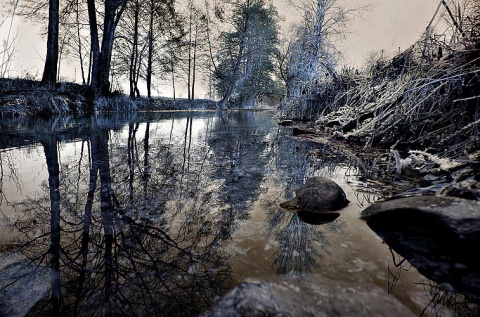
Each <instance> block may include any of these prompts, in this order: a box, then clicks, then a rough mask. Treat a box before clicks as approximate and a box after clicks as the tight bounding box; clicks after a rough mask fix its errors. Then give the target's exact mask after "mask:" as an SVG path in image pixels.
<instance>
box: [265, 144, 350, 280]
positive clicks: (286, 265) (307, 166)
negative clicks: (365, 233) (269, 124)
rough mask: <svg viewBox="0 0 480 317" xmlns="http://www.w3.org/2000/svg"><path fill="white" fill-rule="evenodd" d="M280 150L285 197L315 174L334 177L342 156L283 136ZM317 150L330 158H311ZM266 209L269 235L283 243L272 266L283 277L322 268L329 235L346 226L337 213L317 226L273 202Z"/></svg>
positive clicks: (279, 182) (278, 165) (280, 165)
mask: <svg viewBox="0 0 480 317" xmlns="http://www.w3.org/2000/svg"><path fill="white" fill-rule="evenodd" d="M277 147H278V149H277V150H276V152H277V153H276V155H275V166H276V167H277V168H281V169H283V170H284V173H283V174H282V175H283V176H284V177H286V179H277V180H275V181H276V182H278V185H279V187H282V186H281V185H280V184H282V182H283V183H287V186H286V189H285V194H284V196H285V197H290V198H291V197H293V195H294V191H295V190H296V189H298V188H299V187H300V186H301V185H302V184H303V183H304V182H305V180H306V178H308V177H312V176H315V175H318V176H320V175H321V176H326V177H329V176H330V177H331V176H332V175H333V174H334V171H335V168H337V167H338V166H339V162H338V159H339V154H338V153H335V155H328V154H329V153H327V152H329V151H330V149H329V148H328V147H327V146H325V147H323V148H322V147H320V148H319V146H318V144H315V143H311V142H308V141H305V142H298V141H297V140H294V139H291V138H284V137H282V138H279V139H278V140H277ZM313 150H317V151H324V152H325V153H326V154H327V155H325V156H323V157H314V156H310V155H309V153H310V152H311V151H313ZM332 154H333V153H332ZM306 157H308V159H307V160H305V158H306ZM264 208H265V209H266V210H267V212H268V223H269V228H268V234H269V235H270V236H273V237H274V238H275V240H276V241H278V242H279V244H280V246H279V248H278V250H277V251H276V252H275V259H274V261H273V263H272V266H273V267H274V268H275V270H276V271H277V273H278V274H282V275H283V274H290V275H295V276H298V275H301V274H302V273H311V272H313V271H314V270H315V269H316V268H319V267H320V260H321V258H322V256H324V255H325V254H328V253H329V251H328V249H329V247H330V244H329V242H328V232H330V233H339V232H340V231H341V229H342V227H343V226H344V222H343V220H342V219H341V218H340V219H337V218H338V214H337V213H336V214H334V216H333V217H329V218H330V220H328V221H324V223H323V224H321V225H314V224H312V223H308V221H305V220H306V219H302V218H301V217H299V214H297V213H294V212H290V211H285V210H282V209H280V208H278V207H277V205H276V204H274V203H272V202H264Z"/></svg>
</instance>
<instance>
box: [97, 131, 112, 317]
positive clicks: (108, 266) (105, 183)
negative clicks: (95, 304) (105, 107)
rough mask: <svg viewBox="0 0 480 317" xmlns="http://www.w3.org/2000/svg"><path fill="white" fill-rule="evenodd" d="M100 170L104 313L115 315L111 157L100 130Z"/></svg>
mask: <svg viewBox="0 0 480 317" xmlns="http://www.w3.org/2000/svg"><path fill="white" fill-rule="evenodd" d="M97 149H98V171H99V174H100V212H101V214H102V225H103V233H104V243H105V253H104V269H105V272H104V274H105V277H104V298H103V303H104V309H105V311H104V313H105V316H114V315H115V314H114V311H113V305H112V300H113V295H114V294H113V274H114V272H113V269H114V268H113V263H114V262H113V241H114V235H115V227H114V222H113V221H114V217H115V210H114V204H113V192H112V186H111V185H112V179H111V175H110V159H109V153H108V131H106V130H101V131H99V132H98V148H97Z"/></svg>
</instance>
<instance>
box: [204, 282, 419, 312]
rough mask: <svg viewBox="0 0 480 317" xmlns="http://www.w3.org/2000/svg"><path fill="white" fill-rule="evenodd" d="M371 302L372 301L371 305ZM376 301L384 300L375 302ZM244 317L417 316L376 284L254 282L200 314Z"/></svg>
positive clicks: (238, 288) (242, 285)
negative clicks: (386, 294)
mask: <svg viewBox="0 0 480 317" xmlns="http://www.w3.org/2000/svg"><path fill="white" fill-rule="evenodd" d="M369 303H370V304H369ZM373 303H382V304H381V305H375V304H373ZM224 316H229V317H243V316H250V317H255V316H283V317H287V316H292V317H293V316H298V317H303V316H357V317H363V316H368V317H372V316H382V317H383V316H398V317H400V316H415V314H414V313H412V312H411V311H410V310H409V309H408V308H406V307H405V306H403V305H402V304H401V303H400V302H399V301H398V300H397V299H395V297H393V296H388V297H386V296H385V289H383V288H382V287H379V286H377V285H373V284H371V285H361V286H360V285H357V286H351V285H346V284H343V283H341V282H338V281H330V280H328V279H325V280H324V281H323V282H322V283H321V284H320V285H319V284H313V283H309V282H307V281H304V282H303V285H299V284H298V283H295V284H294V283H288V282H282V283H266V282H259V281H251V282H246V283H242V284H240V285H238V286H237V287H235V288H234V289H233V290H232V291H231V292H230V293H228V294H227V295H225V297H223V298H222V299H221V300H220V301H219V302H218V303H217V304H216V305H215V306H214V307H213V308H212V309H211V310H210V311H208V312H206V313H204V314H202V315H201V317H224Z"/></svg>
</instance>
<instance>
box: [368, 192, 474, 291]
mask: <svg viewBox="0 0 480 317" xmlns="http://www.w3.org/2000/svg"><path fill="white" fill-rule="evenodd" d="M362 218H363V219H365V220H366V221H367V224H368V225H369V226H370V228H372V230H373V231H375V232H376V233H377V234H378V235H379V236H380V237H381V238H382V239H383V240H384V241H385V242H386V243H387V244H388V245H389V246H390V247H391V248H392V249H394V250H395V251H396V252H397V253H399V254H400V255H401V256H403V257H404V258H406V259H407V260H408V261H409V262H410V263H411V264H412V265H413V266H415V267H416V268H417V270H418V271H419V272H420V273H422V274H423V275H425V276H426V277H428V278H430V279H431V280H434V281H436V282H437V283H440V284H443V285H450V286H453V287H454V288H455V289H456V290H457V291H461V292H464V291H466V292H469V293H471V294H474V295H479V296H480V259H479V258H478V256H477V254H476V253H477V250H478V245H479V244H480V202H479V201H474V200H467V199H462V198H453V197H439V196H421V197H408V198H400V199H394V200H389V201H385V202H379V203H376V204H374V205H372V206H370V207H368V208H367V209H365V210H364V211H363V212H362Z"/></svg>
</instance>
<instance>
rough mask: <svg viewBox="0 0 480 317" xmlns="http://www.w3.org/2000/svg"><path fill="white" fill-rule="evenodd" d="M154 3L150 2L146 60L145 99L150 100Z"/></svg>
mask: <svg viewBox="0 0 480 317" xmlns="http://www.w3.org/2000/svg"><path fill="white" fill-rule="evenodd" d="M154 10H155V3H154V0H150V19H149V26H148V59H147V97H148V98H152V73H153V19H154V16H155V14H154Z"/></svg>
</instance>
